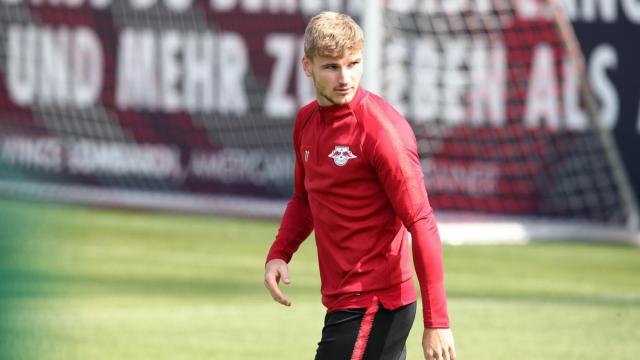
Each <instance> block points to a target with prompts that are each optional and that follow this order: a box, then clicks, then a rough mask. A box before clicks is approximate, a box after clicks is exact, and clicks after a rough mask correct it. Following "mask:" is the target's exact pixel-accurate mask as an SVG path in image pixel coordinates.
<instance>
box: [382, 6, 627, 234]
mask: <svg viewBox="0 0 640 360" xmlns="http://www.w3.org/2000/svg"><path fill="white" fill-rule="evenodd" d="M381 15H382V16H381V17H380V19H381V21H382V22H383V23H384V35H383V36H384V40H383V42H382V43H381V45H380V49H379V51H380V52H381V55H382V59H383V61H382V66H383V71H382V74H383V75H382V76H381V77H380V78H379V79H376V82H377V85H378V86H379V89H380V92H381V93H382V94H384V95H385V96H386V99H388V100H390V101H391V102H392V103H393V104H394V105H395V106H396V107H397V108H398V109H400V111H402V112H403V113H404V114H405V115H406V116H407V118H408V119H409V120H410V121H411V123H412V125H413V127H414V130H415V133H416V137H417V140H418V144H419V149H420V152H421V157H422V159H423V169H424V172H425V178H426V183H427V187H428V190H429V194H430V199H431V201H432V203H433V204H434V207H435V208H437V209H441V210H445V209H446V210H452V211H457V212H459V211H463V212H469V211H471V212H476V213H480V214H504V215H506V214H508V215H511V216H513V215H516V216H517V215H526V216H528V217H534V218H538V219H554V220H565V221H567V220H569V221H577V222H595V223H599V224H610V225H619V226H620V225H622V226H631V227H634V226H637V225H636V224H637V223H636V222H637V212H636V207H635V204H634V203H633V201H634V200H633V199H634V197H633V194H632V190H631V188H630V186H629V185H628V183H627V181H626V177H625V175H624V170H623V168H622V166H621V165H620V163H619V161H618V159H617V153H616V148H615V145H614V144H613V142H612V141H611V140H610V135H609V134H608V133H607V130H604V129H603V128H602V127H601V125H600V124H599V122H598V104H597V100H596V99H594V98H593V96H592V95H591V92H590V89H589V84H588V79H587V76H586V71H585V65H584V62H583V59H582V56H581V53H580V49H579V44H578V43H577V41H576V39H575V38H573V34H572V32H571V27H570V24H569V23H568V22H567V21H566V19H565V18H564V16H563V12H562V8H561V7H560V5H559V4H557V3H556V2H554V1H507V0H494V1H488V0H487V1H393V0H390V1H387V3H386V8H385V9H384V12H383V13H382V14H381ZM373 16H375V14H374V15H373Z"/></svg>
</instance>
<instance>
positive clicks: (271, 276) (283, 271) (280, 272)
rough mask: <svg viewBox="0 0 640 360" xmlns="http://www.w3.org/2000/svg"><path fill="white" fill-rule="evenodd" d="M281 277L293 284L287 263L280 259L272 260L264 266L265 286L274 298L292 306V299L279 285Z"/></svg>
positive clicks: (286, 282) (283, 280) (287, 282)
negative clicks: (290, 299)
mask: <svg viewBox="0 0 640 360" xmlns="http://www.w3.org/2000/svg"><path fill="white" fill-rule="evenodd" d="M280 279H282V282H284V283H285V284H287V285H289V284H291V280H290V279H289V267H288V266H287V263H286V262H284V260H280V259H273V260H270V261H269V262H268V263H267V264H266V265H265V267H264V286H265V287H266V288H267V290H269V293H270V294H271V297H272V298H273V300H275V301H277V302H279V303H280V304H282V305H285V306H291V301H289V299H288V298H287V297H286V296H285V294H284V293H282V291H280V288H279V287H278V283H279V282H280Z"/></svg>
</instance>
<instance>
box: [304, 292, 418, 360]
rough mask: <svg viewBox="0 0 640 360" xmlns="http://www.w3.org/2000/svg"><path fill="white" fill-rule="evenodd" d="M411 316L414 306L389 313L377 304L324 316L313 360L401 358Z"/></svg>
mask: <svg viewBox="0 0 640 360" xmlns="http://www.w3.org/2000/svg"><path fill="white" fill-rule="evenodd" d="M415 313H416V304H415V303H413V304H409V305H406V306H403V307H401V308H398V309H396V310H393V311H390V310H387V309H384V308H383V307H382V306H380V305H379V304H378V303H377V302H376V303H375V304H373V306H372V307H370V308H368V309H349V310H340V311H335V312H332V313H328V314H327V315H326V316H325V324H324V327H323V329H322V339H321V340H320V342H319V343H318V349H317V352H316V357H315V359H316V360H352V359H353V360H400V359H404V358H405V357H406V350H405V343H406V341H407V337H408V336H409V331H410V330H411V326H412V325H413V320H414V318H415Z"/></svg>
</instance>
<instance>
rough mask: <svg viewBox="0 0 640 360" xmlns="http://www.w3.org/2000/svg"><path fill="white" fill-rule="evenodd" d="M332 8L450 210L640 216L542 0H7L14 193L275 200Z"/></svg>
mask: <svg viewBox="0 0 640 360" xmlns="http://www.w3.org/2000/svg"><path fill="white" fill-rule="evenodd" d="M326 9H330V10H337V11H342V12H347V13H350V14H352V15H353V16H354V17H355V18H356V19H357V20H358V21H359V22H360V23H361V24H363V27H364V30H365V34H366V36H367V49H366V55H365V56H366V61H365V65H366V66H367V69H366V70H365V77H364V80H365V85H366V86H367V87H369V88H370V89H371V90H373V91H374V92H378V93H380V94H381V95H382V96H383V97H384V98H385V99H387V100H388V101H390V102H391V103H392V104H393V105H394V106H395V107H396V108H397V109H398V110H400V111H401V112H403V113H404V114H405V115H406V117H407V119H408V120H409V121H410V123H411V124H412V126H413V128H414V130H415V133H416V137H417V140H418V144H419V150H420V152H421V157H422V161H423V163H422V165H423V169H424V172H425V175H426V176H425V179H426V185H427V188H428V191H429V195H430V199H431V202H432V204H433V206H434V208H435V209H436V214H437V215H438V216H439V217H440V218H442V219H446V218H451V219H462V218H463V219H469V220H471V221H473V222H476V223H478V224H480V225H487V224H490V223H494V222H495V221H498V222H500V221H505V220H504V219H508V221H505V222H504V224H505V225H506V226H512V225H513V224H522V223H523V221H522V220H521V219H524V222H534V223H539V222H544V223H545V224H549V223H550V220H553V221H554V222H556V223H557V222H564V223H568V224H571V225H572V226H571V227H570V228H567V229H570V230H566V231H567V233H568V234H573V236H575V237H579V236H581V235H576V234H580V233H579V232H576V229H583V230H584V229H588V231H592V230H593V228H592V227H593V226H595V227H598V228H603V227H606V228H615V229H622V228H637V221H638V215H637V210H636V204H635V196H634V194H633V190H632V188H631V187H630V186H629V184H628V181H627V179H626V175H625V173H624V168H623V167H622V166H621V165H620V162H619V160H618V156H617V153H616V147H615V144H614V142H613V141H612V140H611V138H610V134H609V133H608V132H607V131H606V130H603V129H602V128H601V127H600V125H599V122H598V112H599V109H598V99H597V98H595V97H593V96H592V95H591V92H590V90H589V84H588V82H587V76H586V70H585V65H584V62H583V60H582V57H581V55H580V50H579V46H578V43H577V41H576V40H575V39H574V38H573V37H572V33H571V27H570V25H569V24H568V22H567V21H566V20H564V19H563V16H562V10H561V8H560V6H559V5H558V4H557V3H556V2H555V1H539V0H516V1H507V0H477V1H471V0H451V1H437V0H420V1H418V0H388V1H383V0H366V1H364V0H351V1H349V0H344V1H333V0H326V1H320V0H319V1H291V0H252V1H244V0H209V1H192V0H55V1H54V0H41V1H28V0H5V1H0V194H2V195H3V196H21V197H25V196H26V197H29V198H35V199H45V200H52V201H72V202H82V203H94V204H98V205H115V206H127V207H144V208H161V209H171V210H180V211H201V212H213V213H223V214H232V215H242V216H270V217H277V216H279V215H280V214H281V212H282V210H283V209H284V203H285V201H286V199H287V198H288V196H289V194H290V191H291V188H292V173H293V156H292V153H291V129H292V125H293V124H292V120H293V118H294V116H295V113H296V110H297V109H298V108H299V107H300V106H301V105H303V104H305V103H306V102H308V101H309V100H311V99H312V98H313V91H312V88H311V85H310V82H309V81H308V79H307V78H306V77H305V76H304V74H303V72H302V69H301V65H300V58H301V56H302V34H303V31H304V27H305V24H306V22H307V21H308V19H309V18H310V17H311V16H312V15H314V14H316V13H317V12H318V11H320V10H326ZM512 220H517V221H512ZM585 224H586V225H589V226H585ZM518 226H520V225H518ZM538 228H540V227H538ZM494 229H495V228H494ZM517 229H522V228H521V227H517ZM541 229H546V230H543V231H546V232H551V233H553V234H552V235H555V236H559V235H560V234H559V233H558V228H553V227H549V226H547V225H545V226H544V227H541ZM550 229H551V230H550ZM470 232H471V233H476V234H475V235H477V234H478V233H487V231H484V230H482V229H481V230H478V229H472V230H470ZM491 232H492V233H496V231H491ZM498 232H499V231H498ZM445 233H446V231H445ZM472 235H474V234H472ZM447 236H449V235H447V234H445V238H446V237H447ZM464 236H466V235H464ZM492 236H493V237H494V238H495V235H492ZM509 236H512V235H509Z"/></svg>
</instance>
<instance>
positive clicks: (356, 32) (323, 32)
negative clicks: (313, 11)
mask: <svg viewBox="0 0 640 360" xmlns="http://www.w3.org/2000/svg"><path fill="white" fill-rule="evenodd" d="M363 48H364V34H363V32H362V29H361V28H360V26H359V25H358V24H357V23H356V22H355V21H354V20H353V19H352V18H351V17H350V16H348V15H345V14H340V13H337V12H333V11H325V12H321V13H320V14H318V15H316V16H314V17H313V18H311V20H309V24H308V25H307V29H306V30H305V32H304V54H305V55H306V56H307V57H308V58H309V59H313V57H314V56H316V55H319V56H330V57H341V56H343V55H344V54H345V53H346V52H350V51H358V50H362V49H363Z"/></svg>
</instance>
